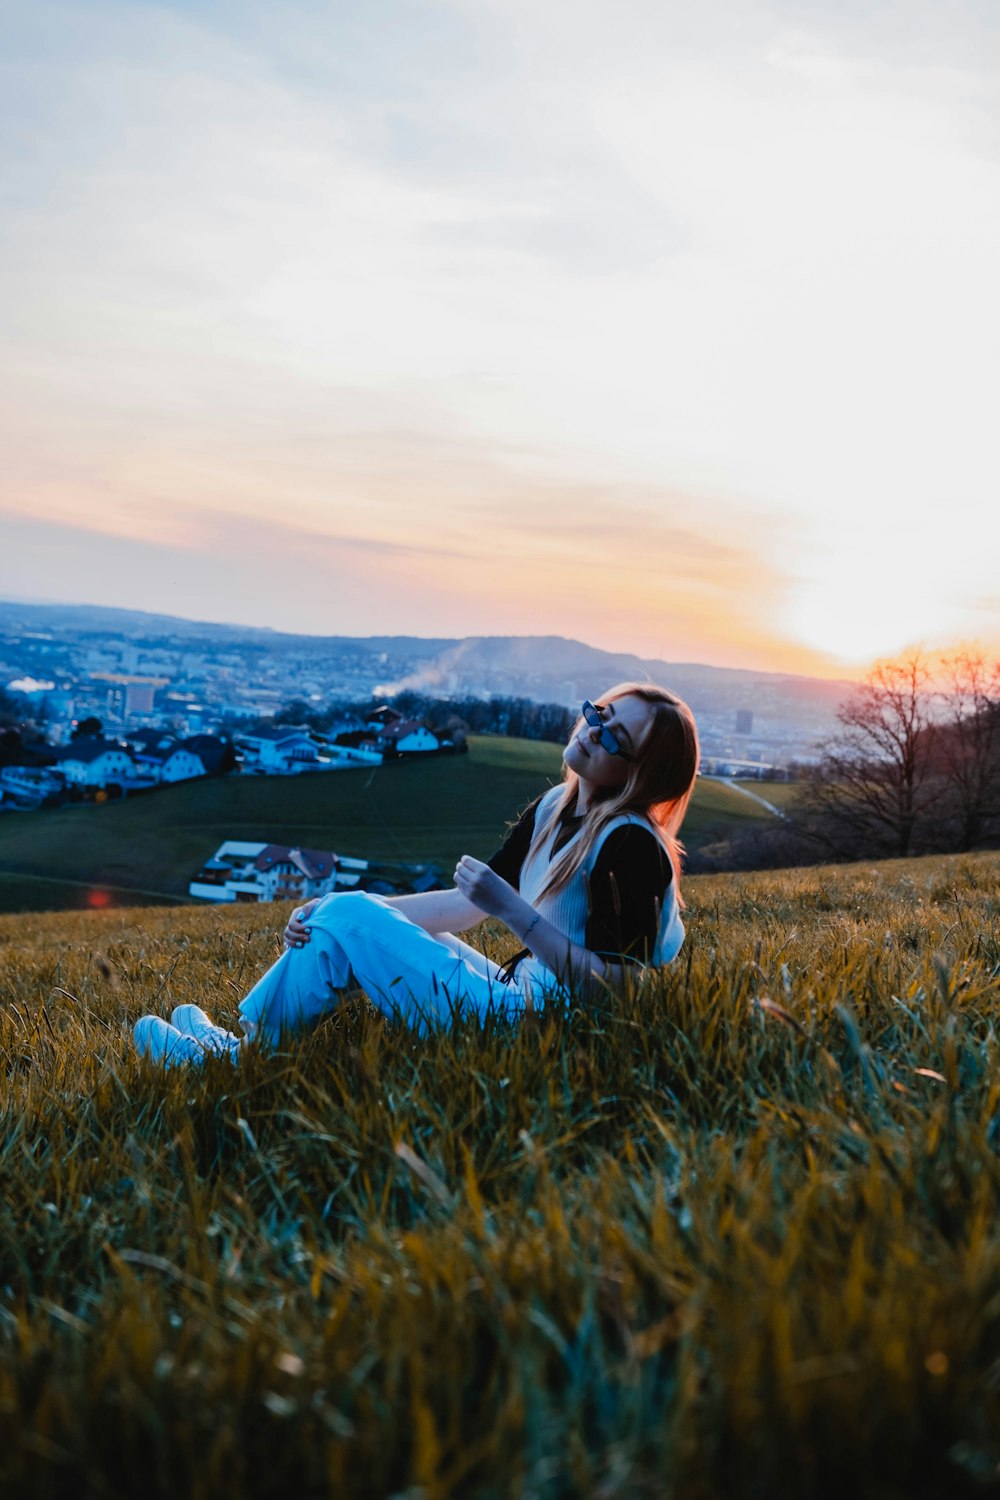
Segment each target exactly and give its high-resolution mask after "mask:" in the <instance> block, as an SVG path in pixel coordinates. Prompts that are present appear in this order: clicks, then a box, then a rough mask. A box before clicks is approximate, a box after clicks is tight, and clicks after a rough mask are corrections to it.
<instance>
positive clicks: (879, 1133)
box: [0, 855, 1000, 1500]
mask: <svg viewBox="0 0 1000 1500" xmlns="http://www.w3.org/2000/svg"><path fill="white" fill-rule="evenodd" d="M687 891H688V895H689V902H690V904H689V910H688V913H687V921H688V941H687V944H686V946H685V949H684V951H683V953H682V955H681V958H680V960H679V961H678V963H677V964H676V966H675V967H674V968H673V969H672V970H671V971H669V972H667V973H665V974H663V975H661V976H659V977H654V978H652V979H650V980H649V981H647V983H646V985H645V987H643V988H640V989H639V990H638V991H636V992H633V993H631V994H624V995H622V994H613V993H609V994H608V995H607V996H606V997H605V998H604V999H603V1000H602V1001H601V1002H600V1003H599V1004H595V1005H592V1006H589V1007H587V1008H581V1009H577V1010H574V1011H573V1012H572V1013H571V1014H570V1015H568V1016H557V1015H544V1014H543V1015H540V1016H538V1017H536V1018H535V1019H534V1020H531V1021H528V1022H525V1023H522V1024H521V1025H520V1026H507V1025H505V1024H503V1023H502V1022H497V1023H495V1024H492V1025H489V1026H487V1027H486V1028H484V1029H482V1030H480V1029H478V1028H476V1027H474V1026H472V1025H466V1024H459V1025H456V1026H455V1027H454V1028H453V1029H451V1030H448V1031H445V1032H442V1033H439V1034H435V1035H432V1036H430V1037H429V1038H427V1039H424V1040H418V1039H415V1038H413V1037H412V1036H410V1035H407V1034H405V1033H401V1032H400V1031H399V1030H397V1029H395V1028H394V1027H393V1026H391V1025H389V1024H388V1023H386V1022H384V1021H383V1020H382V1019H381V1017H379V1016H378V1015H377V1014H375V1013H374V1012H373V1011H372V1009H371V1008H370V1007H369V1006H368V1005H367V1003H366V1002H365V1001H364V999H363V998H362V997H353V998H352V999H350V1000H349V1002H348V1003H347V1005H346V1006H345V1008H344V1009H343V1010H342V1011H341V1013H340V1014H338V1015H337V1016H335V1017H333V1018H331V1019H330V1020H329V1021H328V1022H326V1023H325V1024H324V1025H323V1026H322V1027H320V1028H319V1029H318V1030H317V1031H316V1032H314V1033H313V1034H312V1035H311V1036H309V1037H306V1038H303V1039H301V1040H299V1041H297V1042H296V1043H294V1044H292V1045H290V1046H289V1047H288V1048H287V1049H286V1050H285V1051H283V1052H282V1053H280V1054H279V1055H276V1056H273V1057H264V1056H259V1055H256V1054H251V1055H248V1056H246V1057H245V1058H244V1059H243V1060H242V1062H241V1064H240V1066H239V1067H238V1068H237V1069H235V1070H234V1069H232V1068H231V1067H230V1066H229V1065H228V1064H225V1063H221V1062H211V1063H209V1064H208V1065H207V1066H206V1067H205V1068H204V1069H202V1070H200V1071H199V1070H194V1071H174V1072H172V1073H169V1074H167V1075H164V1074H162V1073H160V1072H158V1071H157V1070H155V1069H151V1068H149V1067H148V1066H145V1065H141V1064H140V1063H139V1061H138V1060H137V1059H136V1058H135V1057H134V1056H133V1055H132V1052H131V1050H130V1047H129V1044H128V1028H129V1026H130V1024H131V1022H132V1021H133V1020H134V1019H135V1018H136V1017H137V1016H138V1015H139V1014H141V1013H142V1012H144V1011H147V1010H155V1011H158V1012H163V1011H166V1010H168V1009H169V1007H170V1006H171V1005H172V1004H174V1003H177V1002H180V1001H187V1000H196V1001H200V1002H202V1003H204V1004H207V1005H208V1007H209V1008H210V1009H213V1010H215V1011H216V1012H217V1013H218V1014H219V1015H220V1017H221V1018H223V1019H227V1020H231V1019H232V1017H233V1014H234V1010H235V1006H236V1004H237V1002H238V999H239V997H240V995H241V994H242V993H243V992H244V990H245V989H246V988H247V986H248V985H249V983H250V982H251V981H252V979H253V978H254V977H255V976H256V975H257V974H258V973H259V972H260V971H261V969H262V968H263V966H264V965H266V964H267V963H268V962H269V961H270V959H271V958H272V957H273V955H274V952H275V940H274V934H273V931H272V927H271V918H272V917H273V913H272V912H270V911H269V910H268V909H267V908H261V907H251V908H239V909H234V908H229V909H224V910H217V909H206V908H185V909H174V910H155V909H149V910H142V911H138V910H137V911H126V910H109V911H103V912H88V913H63V914H50V915H47V916H30V915H29V916H24V917H12V916H8V917H3V918H0V984H2V987H3V999H4V1002H5V1003H4V1005H3V1007H2V1009H0V1063H2V1066H3V1069H4V1076H5V1086H4V1092H3V1096H2V1100H0V1109H2V1112H3V1121H2V1125H3V1128H2V1133H0V1143H2V1145H0V1153H2V1155H0V1167H2V1172H3V1196H2V1202H0V1493H2V1494H3V1495H4V1497H5V1500H18V1497H21V1496H25V1497H26V1496H29V1495H30V1496H33V1497H34V1496H62V1495H67V1496H69V1495H76V1494H81V1493H83V1494H94V1495H98V1494H99V1495H102V1496H107V1497H118V1496H122V1497H125V1496H134V1495H137V1494H143V1495H149V1496H151V1497H160V1496H163V1497H169V1500H176V1497H177V1496H178V1495H192V1496H204V1497H212V1500H225V1497H230V1496H232V1497H235V1496H275V1497H277V1496H296V1497H298V1496H319V1495H325V1494H333V1495H337V1496H343V1497H347V1500H351V1497H355V1496H356V1497H359V1500H360V1497H364V1500H372V1497H381V1496H389V1495H396V1496H403V1495H406V1496H410V1497H413V1500H416V1497H417V1496H420V1497H428V1500H435V1497H440V1500H444V1497H448V1496H453V1495H461V1496H463V1497H472V1500H480V1497H481V1500H500V1497H505V1496H509V1495H516V1496H524V1497H537V1500H561V1497H570V1496H574V1497H575V1496H594V1497H597V1496H601V1497H606V1500H612V1497H623V1500H624V1497H629V1500H631V1497H648V1500H710V1497H713V1496H716V1495H725V1496H727V1497H729V1500H751V1497H753V1500H757V1497H763V1496H766V1497H768V1500H773V1497H776V1500H783V1497H789V1500H790V1497H806V1496H809V1497H814V1496H820V1497H824V1496H831V1497H833V1496H836V1497H837V1500H844V1497H845V1496H855V1495H863V1496H866V1497H868V1496H874V1497H884V1500H914V1497H926V1500H930V1497H938V1496H941V1495H944V1494H947V1495H949V1496H953V1495H954V1496H960V1497H964V1496H969V1497H971V1496H973V1495H982V1494H988V1493H994V1492H995V1490H996V1488H997V1482H998V1481H997V1476H998V1475H1000V1438H998V1434H1000V1382H998V1379H997V1370H998V1368H1000V1366H998V1360H1000V1161H998V1157H997V1146H998V1142H1000V1040H998V1038H1000V861H998V859H997V858H996V856H988V855H983V856H977V857H974V858H969V857H965V858H947V859H945V858H942V859H933V860H926V861H911V862H907V863H894V864H888V865H881V866H876V865H872V866H861V867H854V868H843V867H841V868H837V869H830V870H809V871H798V872H792V873H785V874H780V875H764V876H753V877H746V876H717V877H703V878H697V879H692V880H690V881H689V882H688V885H687ZM476 940H477V941H481V942H484V943H487V944H489V945H490V947H491V949H492V950H493V951H495V952H498V953H499V952H501V951H503V950H504V949H505V947H506V946H507V939H506V938H505V937H504V936H503V935H502V933H500V932H499V931H498V930H496V929H494V928H491V927H490V926H489V924H487V925H486V926H485V927H484V928H483V929H482V931H481V932H480V933H479V934H478V936H477V938H476Z"/></svg>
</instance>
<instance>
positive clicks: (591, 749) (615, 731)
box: [563, 693, 653, 788]
mask: <svg viewBox="0 0 1000 1500" xmlns="http://www.w3.org/2000/svg"><path fill="white" fill-rule="evenodd" d="M597 707H598V709H599V710H600V713H601V724H588V723H587V721H586V720H585V719H580V721H579V723H578V724H577V725H576V727H575V728H574V730H573V734H572V737H571V739H570V742H569V744H568V745H567V746H566V749H565V750H564V751H563V761H564V763H565V764H566V765H567V766H568V767H569V769H570V770H571V771H575V772H576V774H577V775H578V776H579V777H580V778H581V779H582V780H583V781H587V782H589V783H590V785H591V786H593V787H601V788H605V787H619V786H624V785H625V782H626V781H627V780H628V775H629V769H630V766H631V763H632V761H633V760H634V759H635V757H636V755H637V754H638V753H639V751H640V747H641V745H642V741H643V739H644V738H645V735H646V731H647V729H648V728H649V725H650V721H651V719H652V716H653V704H652V703H647V702H646V701H645V699H643V698H636V697H633V696H632V694H630V693H628V694H626V695H625V696H624V697H623V698H615V699H614V700H613V701H610V702H603V703H598V704H597ZM604 730H609V731H610V732H611V734H612V735H613V736H614V738H615V739H616V740H617V741H618V744H619V745H620V746H621V751H620V752H614V751H612V750H608V749H605V747H604V746H603V745H602V744H601V735H602V732H603V731H604Z"/></svg>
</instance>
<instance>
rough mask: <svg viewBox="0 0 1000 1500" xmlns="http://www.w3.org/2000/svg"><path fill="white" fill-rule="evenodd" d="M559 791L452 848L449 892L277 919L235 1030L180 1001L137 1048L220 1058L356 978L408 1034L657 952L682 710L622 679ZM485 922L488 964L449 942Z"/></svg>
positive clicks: (668, 927)
mask: <svg viewBox="0 0 1000 1500" xmlns="http://www.w3.org/2000/svg"><path fill="white" fill-rule="evenodd" d="M563 762H564V766H565V774H564V779H563V782H562V784H561V785H559V786H554V787H552V788H550V790H549V791H547V792H546V793H545V794H544V795H543V796H541V797H539V798H538V799H537V800H536V801H535V802H533V803H532V804H531V806H530V807H528V809H527V810H526V811H525V812H524V813H523V815H522V816H521V818H520V821H519V822H518V823H517V824H516V826H515V827H514V828H513V829H512V830H511V832H510V834H509V836H508V838H507V841H506V843H505V844H504V845H503V847H502V848H501V849H500V850H499V851H498V853H496V854H495V855H494V856H493V858H492V859H491V860H490V861H489V863H488V864H483V863H482V862H481V861H480V860H478V859H473V858H472V857H471V855H468V854H466V855H463V857H462V858H461V859H460V860H459V862H458V865H457V866H456V869H455V885H454V888H453V889H452V890H449V891H427V892H424V893H422V894H419V895H411V896H374V895H369V894H367V893H365V892H360V891H349V892H338V893H334V894H333V895H329V896H321V897H318V898H317V899H316V900H314V901H309V902H307V903H306V905H305V906H302V907H299V908H298V909H297V910H296V911H294V912H293V913H292V916H291V918H290V920H289V923H288V926H287V927H286V928H285V934H284V939H285V949H286V951H285V952H284V953H283V954H282V955H281V957H280V958H279V959H278V961H277V962H276V963H275V964H274V965H273V966H272V967H271V968H270V969H269V970H268V971H267V973H266V974H265V975H264V976H263V978H262V979H260V980H259V981H258V983H257V984H256V985H255V986H254V987H253V989H252V990H251V991H250V993H249V994H248V995H247V997H246V999H245V1000H244V1001H243V1002H242V1004H241V1005H240V1022H241V1025H242V1028H243V1031H244V1036H243V1037H237V1036H235V1035H234V1034H233V1033H232V1032H230V1031H225V1030H223V1029H222V1027H220V1026H215V1025H213V1023H212V1021H211V1020H210V1019H209V1017H208V1016H207V1015H206V1014H205V1012H204V1011H203V1010H201V1009H200V1008H199V1007H198V1006H196V1005H181V1006H179V1007H178V1008H177V1009H176V1010H175V1011H174V1013H173V1018H172V1021H173V1024H172V1025H168V1024H167V1022H166V1021H164V1020H162V1019H160V1017H158V1016H143V1018H142V1019H141V1020H140V1021H139V1022H138V1023H137V1024H136V1028H135V1040H136V1045H137V1046H138V1048H139V1050H140V1052H142V1053H143V1054H145V1055H146V1056H148V1057H152V1058H155V1059H158V1060H159V1061H161V1062H167V1063H170V1062H182V1061H183V1062H189V1061H198V1060H201V1059H202V1058H204V1056H205V1055H206V1053H209V1052H211V1053H220V1054H224V1055H225V1054H228V1055H230V1056H232V1057H236V1056H237V1055H238V1053H239V1051H240V1048H241V1047H242V1046H243V1045H245V1044H246V1043H247V1042H248V1041H256V1042H259V1043H261V1044H262V1045H264V1046H267V1047H274V1046H276V1045H277V1043H278V1042H279V1040H280V1039H281V1037H282V1036H285V1035H288V1034H290V1033H292V1032H295V1031H300V1030H302V1029H303V1028H304V1027H307V1026H311V1025H312V1024H313V1023H314V1022H316V1021H318V1020H319V1019H320V1018H321V1017H322V1016H325V1015H328V1014H329V1013H330V1012H331V1011H333V1010H335V1009H336V1008H337V1006H338V1005H339V1004H340V1000H341V996H342V993H343V992H344V991H345V990H347V989H349V988H351V987H352V986H360V987H361V989H363V990H364V991H365V992H366V994H367V995H368V996H369V997H370V998H371V1000H373V1001H374V1003H375V1004H376V1005H377V1006H378V1007H379V1009H380V1010H382V1011H383V1012H384V1013H385V1014H386V1015H387V1016H390V1017H391V1018H392V1019H393V1020H396V1021H401V1022H403V1023H404V1024H405V1025H407V1026H410V1027H412V1028H413V1029H414V1030H415V1031H417V1032H419V1033H423V1032H425V1031H426V1030H427V1029H428V1028H429V1027H431V1026H437V1025H442V1024H447V1023H448V1022H449V1021H450V1020H451V1018H452V1017H453V1016H454V1015H457V1014H462V1013H468V1012H474V1013H475V1014H477V1015H479V1016H481V1017H484V1016H486V1015H489V1014H500V1015H504V1016H508V1017H516V1016H518V1015H520V1014H522V1013H523V1012H524V1011H526V1010H530V1009H533V1008H537V1007H540V1006H543V1005H545V1004H546V1003H552V1002H553V1001H561V1002H563V1003H565V1001H566V1000H567V999H568V998H570V997H571V996H576V997H579V998H581V999H586V998H588V997H589V996H593V995H594V994H595V993H597V992H599V991H600V990H601V989H602V988H603V987H604V986H605V985H608V984H615V983H618V982H620V981H621V980H622V979H623V977H624V975H625V973H626V971H627V970H628V969H629V968H632V967H634V966H636V965H653V966H655V965H659V964H665V963H669V962H670V960H671V959H673V958H674V957H675V956H676V954H677V952H678V950H679V949H680V946H681V943H682V942H683V940H684V926H683V923H682V922H681V918H680V891H679V886H680V861H679V853H680V845H679V843H678V841H677V835H678V832H679V830H680V826H681V822H682V820H683V818H684V813H685V811H686V809H687V805H688V802H689V800H690V797H691V792H692V789H693V787H694V780H695V776H696V774H697V770H698V735H697V730H696V729H695V723H694V719H693V717H692V715H691V710H690V709H689V708H688V707H687V705H686V704H685V703H682V702H681V700H680V699H679V698H676V697H674V695H673V694H672V693H668V692H667V691H666V690H665V689H663V688H659V687H655V686H653V685H652V684H640V683H622V684H621V685H620V686H618V687H616V688H613V689H612V690H611V692H609V693H607V694H606V695H605V697H604V698H603V699H602V700H601V702H600V703H598V704H594V703H585V704H584V705H583V714H582V717H581V718H580V720H579V721H578V723H577V725H576V726H575V728H574V730H573V734H572V736H571V738H570V741H569V744H568V745H567V746H566V749H565V751H564V752H563ZM485 917H495V918H497V919H498V920H499V921H501V922H503V923H504V925H505V926H506V927H508V928H509V929H510V931H511V932H512V933H513V934H514V935H515V937H516V938H517V939H518V941H519V942H520V943H521V944H522V945H523V946H522V948H521V951H520V952H519V953H517V954H515V956H514V957H513V958H512V959H510V961H509V962H508V963H506V964H504V965H503V966H500V965H498V964H495V963H492V962H491V961H490V960H489V959H487V958H486V957H485V956H484V955H483V954H482V953H479V952H478V951H477V950H476V949H475V948H471V947H469V945H468V944H467V943H463V942H462V941H461V940H460V939H459V938H457V937H455V936H454V932H455V931H459V932H463V931H465V930H466V929H467V928H470V927H474V926H475V925H476V924H477V923H478V922H481V921H482V920H483V919H484V918H485Z"/></svg>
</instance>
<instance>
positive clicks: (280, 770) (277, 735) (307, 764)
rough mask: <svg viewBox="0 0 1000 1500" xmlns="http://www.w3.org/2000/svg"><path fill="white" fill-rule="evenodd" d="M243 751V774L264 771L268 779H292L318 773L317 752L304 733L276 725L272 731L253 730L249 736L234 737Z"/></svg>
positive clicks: (308, 736)
mask: <svg viewBox="0 0 1000 1500" xmlns="http://www.w3.org/2000/svg"><path fill="white" fill-rule="evenodd" d="M234 743H235V744H236V745H238V746H239V748H240V749H241V750H242V751H243V755H244V761H245V765H246V769H247V770H261V771H267V772H269V773H270V774H271V775H272V776H289V775H295V774H296V773H297V772H299V771H315V770H318V769H319V767H318V764H317V763H318V761H319V749H318V747H317V745H316V741H315V740H314V739H313V738H312V736H311V735H309V734H308V733H307V731H306V730H304V729H296V728H294V727H291V726H288V727H286V726H284V725H280V724H279V725H278V726H276V727H275V728H274V729H255V730H254V732H253V733H252V734H244V733H240V734H237V735H236V736H234Z"/></svg>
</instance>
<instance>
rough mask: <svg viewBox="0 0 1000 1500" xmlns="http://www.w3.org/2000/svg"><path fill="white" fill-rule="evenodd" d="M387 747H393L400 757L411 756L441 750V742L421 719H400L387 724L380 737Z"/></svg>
mask: <svg viewBox="0 0 1000 1500" xmlns="http://www.w3.org/2000/svg"><path fill="white" fill-rule="evenodd" d="M379 740H380V742H381V743H383V744H385V745H391V746H393V747H394V748H395V750H396V752H397V753H398V754H399V755H411V754H413V753H415V752H416V753H419V752H421V751H427V750H440V748H441V741H440V740H439V739H438V737H437V735H436V734H434V732H433V731H432V730H430V729H428V728H427V725H426V724H421V723H420V721H419V719H399V720H398V721H396V722H394V723H388V724H386V726H385V728H384V729H383V730H382V731H381V733H380V735H379Z"/></svg>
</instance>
